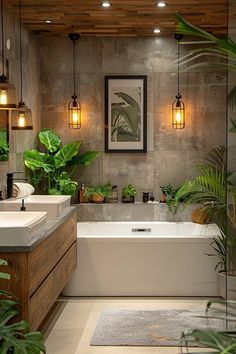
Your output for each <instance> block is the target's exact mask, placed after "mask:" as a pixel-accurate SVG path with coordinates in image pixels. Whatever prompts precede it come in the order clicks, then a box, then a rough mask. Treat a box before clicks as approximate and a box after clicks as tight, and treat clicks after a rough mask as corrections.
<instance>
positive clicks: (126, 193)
mask: <svg viewBox="0 0 236 354" xmlns="http://www.w3.org/2000/svg"><path fill="white" fill-rule="evenodd" d="M136 194H137V191H136V189H135V187H134V186H132V184H129V185H128V186H127V187H124V188H123V189H122V197H125V198H129V197H135V196H136Z"/></svg>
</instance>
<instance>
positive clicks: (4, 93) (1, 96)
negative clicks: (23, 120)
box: [0, 0, 16, 109]
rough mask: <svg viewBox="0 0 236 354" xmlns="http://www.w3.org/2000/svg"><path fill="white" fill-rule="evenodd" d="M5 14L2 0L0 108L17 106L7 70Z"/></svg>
mask: <svg viewBox="0 0 236 354" xmlns="http://www.w3.org/2000/svg"><path fill="white" fill-rule="evenodd" d="M4 30H5V28H4V14H3V0H1V31H2V74H1V75H0V108H1V109H8V108H16V104H15V103H14V102H13V96H15V88H14V86H13V85H12V84H11V83H10V82H9V78H8V75H6V72H5V38H4Z"/></svg>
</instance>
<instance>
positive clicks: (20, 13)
mask: <svg viewBox="0 0 236 354" xmlns="http://www.w3.org/2000/svg"><path fill="white" fill-rule="evenodd" d="M19 19H20V100H21V102H22V77H23V74H22V33H21V32H22V10H21V0H19Z"/></svg>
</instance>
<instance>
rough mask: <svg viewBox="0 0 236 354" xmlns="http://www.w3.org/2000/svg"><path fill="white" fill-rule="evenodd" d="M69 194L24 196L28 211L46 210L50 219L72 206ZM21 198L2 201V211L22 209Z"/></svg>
mask: <svg viewBox="0 0 236 354" xmlns="http://www.w3.org/2000/svg"><path fill="white" fill-rule="evenodd" d="M70 200H71V196H68V195H30V196H29V197H26V198H24V201H25V207H26V211H46V212H47V214H48V218H49V219H55V218H58V217H59V216H60V214H61V213H62V212H63V211H64V210H65V209H67V208H69V206H70ZM20 207H21V199H14V198H11V199H6V200H3V201H1V202H0V211H20Z"/></svg>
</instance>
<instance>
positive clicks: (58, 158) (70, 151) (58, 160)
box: [54, 142, 81, 168]
mask: <svg viewBox="0 0 236 354" xmlns="http://www.w3.org/2000/svg"><path fill="white" fill-rule="evenodd" d="M80 145H81V142H74V143H71V144H66V145H64V146H63V147H62V148H61V149H60V150H59V151H58V152H57V153H56V155H55V156H54V160H55V166H56V168H60V167H63V166H66V164H67V163H68V161H71V159H72V158H73V157H74V156H75V155H77V154H78V152H79V149H80Z"/></svg>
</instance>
